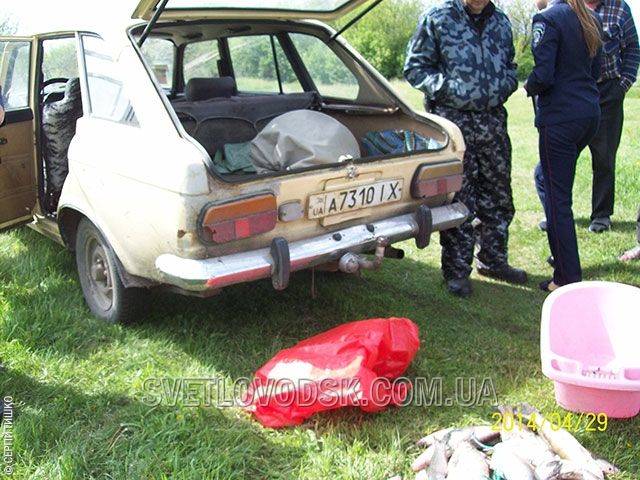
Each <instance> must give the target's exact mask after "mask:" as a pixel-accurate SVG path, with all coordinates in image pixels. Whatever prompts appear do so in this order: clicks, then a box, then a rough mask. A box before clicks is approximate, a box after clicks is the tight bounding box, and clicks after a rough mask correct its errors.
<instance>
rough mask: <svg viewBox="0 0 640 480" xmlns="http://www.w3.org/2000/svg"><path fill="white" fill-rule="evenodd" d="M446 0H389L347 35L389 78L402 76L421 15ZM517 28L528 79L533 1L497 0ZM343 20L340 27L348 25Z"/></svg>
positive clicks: (522, 72)
mask: <svg viewBox="0 0 640 480" xmlns="http://www.w3.org/2000/svg"><path fill="white" fill-rule="evenodd" d="M441 1H442V0H385V1H383V2H381V3H380V4H379V5H378V6H377V7H375V8H374V9H373V10H372V11H370V12H369V13H368V14H367V15H366V16H365V17H364V18H362V19H360V20H359V21H358V22H357V23H356V24H355V25H353V26H352V27H350V28H349V29H348V30H346V31H345V32H344V37H345V38H346V39H347V40H348V41H349V43H350V44H351V45H353V46H354V47H355V48H356V50H358V51H359V52H360V53H361V54H362V55H363V56H364V57H365V58H366V59H367V60H368V61H369V62H370V63H371V64H372V65H373V66H374V67H376V68H377V69H378V70H379V71H380V73H382V75H384V76H385V77H386V78H401V77H402V67H403V64H404V57H405V51H406V47H407V43H408V42H409V40H410V38H411V35H412V34H413V32H414V30H415V28H416V25H417V23H418V19H419V18H420V15H421V14H422V13H423V12H425V11H426V10H427V9H428V8H429V7H430V6H433V5H435V4H437V3H440V2H441ZM494 3H495V4H496V6H497V7H499V8H500V9H502V10H503V11H504V12H505V13H506V14H507V16H508V17H509V19H510V20H511V24H512V27H513V38H514V46H515V52H516V56H515V61H516V63H517V64H518V70H517V71H518V78H519V79H520V80H525V79H526V78H527V77H528V76H529V73H530V72H531V69H532V68H533V55H532V54H531V48H530V45H531V19H532V17H533V14H534V12H535V7H534V5H533V2H532V1H531V0H494ZM347 21H348V19H345V20H340V21H339V22H336V24H335V25H334V26H335V27H336V28H339V27H340V26H342V25H344V24H346V22H347Z"/></svg>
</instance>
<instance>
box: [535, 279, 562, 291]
mask: <svg viewBox="0 0 640 480" xmlns="http://www.w3.org/2000/svg"><path fill="white" fill-rule="evenodd" d="M538 287H540V290H542V291H543V292H553V291H554V290H557V289H558V288H560V285H556V284H555V283H553V278H550V279H549V280H545V281H544V282H540V285H538Z"/></svg>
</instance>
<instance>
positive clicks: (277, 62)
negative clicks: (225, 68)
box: [228, 35, 304, 93]
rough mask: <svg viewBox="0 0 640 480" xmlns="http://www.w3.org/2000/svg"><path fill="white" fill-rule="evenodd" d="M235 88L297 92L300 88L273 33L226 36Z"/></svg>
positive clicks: (266, 91) (267, 91)
mask: <svg viewBox="0 0 640 480" xmlns="http://www.w3.org/2000/svg"><path fill="white" fill-rule="evenodd" d="M228 42H229V51H230V55H231V64H232V65H233V72H234V75H235V77H236V83H237V85H238V90H240V91H244V92H260V93H298V92H302V91H303V90H304V89H303V88H302V85H300V82H299V81H298V78H297V76H296V75H295V73H294V71H293V68H292V67H291V64H290V63H289V60H288V59H287V56H286V55H285V53H284V51H283V50H282V46H281V45H280V42H279V41H278V39H277V37H276V36H275V35H253V36H245V37H231V38H229V39H228Z"/></svg>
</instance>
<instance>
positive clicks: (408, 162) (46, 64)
mask: <svg viewBox="0 0 640 480" xmlns="http://www.w3.org/2000/svg"><path fill="white" fill-rule="evenodd" d="M365 3H367V0H332V1H326V2H317V1H313V0H299V1H286V2H285V1H282V0H275V1H272V2H269V1H265V0H245V1H242V2H238V1H236V2H227V4H226V5H225V4H223V2H222V1H220V0H168V1H167V0H162V1H160V2H158V1H157V0H142V2H140V4H139V5H138V7H137V9H136V10H135V12H134V14H133V17H132V18H133V19H134V20H133V21H131V20H129V21H128V22H127V23H123V26H122V28H120V29H115V32H114V29H113V28H110V29H109V30H108V31H104V32H89V31H65V32H56V33H47V34H42V35H37V36H33V37H0V82H1V85H2V87H3V92H4V96H5V98H4V100H5V106H6V121H5V125H4V126H2V128H0V230H3V231H4V230H7V229H9V228H11V227H14V226H17V225H21V224H24V223H29V224H30V225H31V226H32V227H33V228H35V229H36V230H38V231H39V232H41V233H43V234H45V235H47V236H48V237H51V238H52V239H54V240H56V241H58V242H60V243H61V244H63V245H65V246H66V247H68V248H69V249H70V250H71V251H74V252H75V256H76V260H77V267H78V275H79V279H80V284H81V286H82V290H83V292H84V296H85V299H86V301H87V303H88V305H89V307H90V308H91V310H92V312H93V313H94V314H95V315H97V316H99V317H103V318H106V319H108V320H110V321H112V322H125V321H128V320H130V319H132V317H134V316H135V315H137V314H138V312H139V310H138V309H139V307H140V306H141V305H143V299H144V295H141V293H143V292H144V291H145V290H148V289H156V288H165V289H170V290H172V291H178V292H181V293H185V294H193V295H199V296H206V295H211V294H214V293H218V292H220V291H221V290H222V289H223V288H224V287H226V286H228V285H233V284H237V283H242V282H249V281H254V280H259V279H267V278H271V280H272V282H273V286H274V288H276V289H283V288H286V287H287V284H288V282H289V276H290V274H291V272H294V271H298V270H302V269H308V268H312V267H322V268H325V267H326V268H330V269H335V270H341V271H344V272H349V273H354V272H358V271H359V270H361V269H375V268H378V267H379V266H380V264H381V263H382V260H383V258H384V257H385V256H390V257H396V258H397V257H401V256H402V255H401V252H400V251H399V250H397V249H395V248H394V247H393V244H395V243H397V242H400V241H403V240H407V239H411V238H415V241H416V243H417V246H418V247H419V248H424V247H425V246H426V245H427V244H428V243H429V239H430V236H431V234H432V233H433V232H434V231H439V230H443V229H447V228H451V227H454V226H456V225H459V224H460V223H462V222H463V221H464V220H465V218H466V217H467V215H468V210H467V209H466V207H465V206H464V205H462V204H460V203H455V202H453V195H454V192H456V191H457V190H459V189H460V187H461V183H462V170H463V166H462V157H463V153H464V142H463V139H462V136H461V134H460V131H459V130H458V128H457V127H456V126H455V125H453V124H452V123H450V122H448V121H446V120H445V119H443V118H439V117H436V116H433V115H430V114H425V113H419V112H417V111H415V110H413V109H412V108H411V107H410V106H409V105H408V104H407V103H406V101H404V100H403V99H401V98H400V97H399V96H398V94H397V93H396V92H395V91H394V90H393V89H392V87H391V86H390V85H389V83H388V82H387V81H386V80H385V79H384V78H383V77H382V76H381V75H380V74H379V73H378V72H377V71H376V70H375V69H374V68H372V66H371V65H369V64H368V63H367V62H366V61H365V60H364V59H363V58H362V57H361V56H360V55H359V54H358V53H357V52H355V51H354V50H353V49H352V48H351V47H350V46H349V45H348V44H347V43H346V41H345V40H344V39H343V38H342V37H341V36H340V35H339V34H338V33H336V31H335V30H333V29H332V28H330V27H328V26H327V25H326V24H325V23H322V22H323V21H331V20H334V19H336V18H338V17H339V16H341V15H344V14H346V13H349V12H352V11H353V10H354V9H355V8H356V7H359V6H360V5H362V4H365Z"/></svg>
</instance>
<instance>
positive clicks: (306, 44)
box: [290, 33, 359, 100]
mask: <svg viewBox="0 0 640 480" xmlns="http://www.w3.org/2000/svg"><path fill="white" fill-rule="evenodd" d="M290 37H291V40H292V42H293V44H294V45H295V47H296V50H297V52H298V54H299V55H300V58H302V61H303V62H304V65H305V67H306V68H307V71H308V72H309V74H310V75H311V78H312V79H313V82H314V83H315V85H316V89H317V90H318V93H320V95H322V96H323V97H333V98H342V99H346V100H355V99H356V98H357V97H358V92H359V87H358V80H357V79H356V77H355V76H354V75H353V73H351V71H350V70H349V69H348V68H347V67H346V65H345V64H344V63H343V62H342V61H341V60H340V58H339V57H338V56H337V55H336V54H335V53H334V51H333V50H331V48H330V47H328V46H327V45H326V44H325V43H324V42H323V41H322V40H320V39H319V38H317V37H314V36H311V35H305V34H301V33H293V34H291V35H290Z"/></svg>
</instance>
